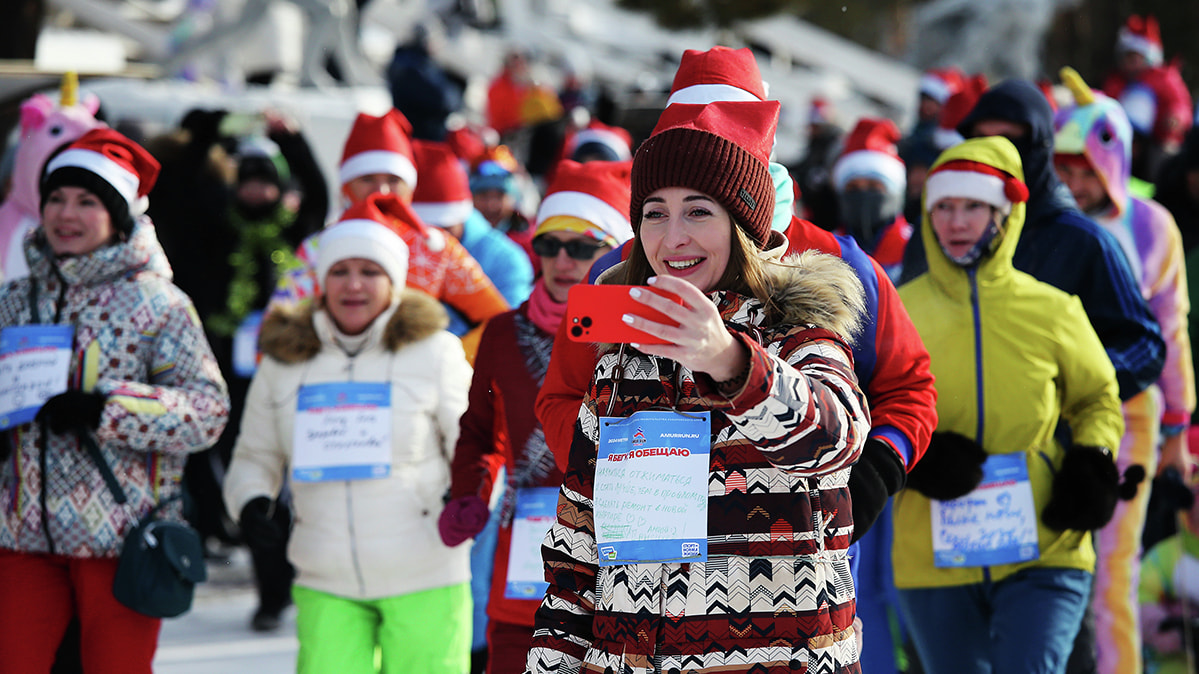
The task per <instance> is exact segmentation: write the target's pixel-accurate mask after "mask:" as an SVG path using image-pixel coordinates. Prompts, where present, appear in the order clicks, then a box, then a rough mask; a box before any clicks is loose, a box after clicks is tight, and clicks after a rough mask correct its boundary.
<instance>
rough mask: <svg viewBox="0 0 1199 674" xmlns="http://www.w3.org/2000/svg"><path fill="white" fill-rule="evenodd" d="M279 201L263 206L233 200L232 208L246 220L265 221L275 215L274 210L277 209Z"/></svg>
mask: <svg viewBox="0 0 1199 674" xmlns="http://www.w3.org/2000/svg"><path fill="white" fill-rule="evenodd" d="M279 201H280V199H276V200H274V201H270V202H267V203H264V204H247V203H244V202H242V201H240V200H236V199H235V200H234V202H233V207H234V208H236V209H237V212H238V213H240V214H241V216H242V217H243V218H245V219H246V220H250V221H255V220H266V219H267V218H269V217H271V216H272V215H274V214H275V209H276V208H278V207H279Z"/></svg>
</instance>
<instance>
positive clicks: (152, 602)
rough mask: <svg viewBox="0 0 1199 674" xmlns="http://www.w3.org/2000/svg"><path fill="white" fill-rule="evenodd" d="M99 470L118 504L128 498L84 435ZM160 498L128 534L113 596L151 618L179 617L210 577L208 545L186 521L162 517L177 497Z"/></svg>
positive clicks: (88, 436)
mask: <svg viewBox="0 0 1199 674" xmlns="http://www.w3.org/2000/svg"><path fill="white" fill-rule="evenodd" d="M80 440H81V441H82V442H83V445H84V446H85V447H86V448H87V453H88V454H89V455H90V456H91V457H92V460H93V461H94V462H95V463H96V466H98V467H99V469H100V474H101V476H103V478H104V482H105V484H107V485H108V489H109V491H111V492H112V495H113V498H115V499H116V501H117V503H118V504H121V505H124V504H125V503H127V502H128V500H129V499H128V497H126V496H125V490H124V489H122V488H121V485H120V483H119V482H117V478H116V476H115V475H113V473H112V468H110V467H109V465H108V462H107V461H105V460H104V455H103V454H101V453H100V448H99V447H98V446H97V445H96V442H95V440H93V439H92V437H91V436H90V435H87V434H83V433H81V434H80ZM179 498H180V497H179V496H172V497H170V498H166V499H163V500H162V501H159V502H158V505H156V506H154V508H153V509H152V510H150V512H148V513H146V515H145V517H142V518H141V520H140V521H138V523H137V526H135V527H133V528H132V529H130V530H129V533H128V534H126V535H125V543H124V544H123V545H122V546H121V557H120V561H119V562H118V563H117V574H116V577H114V578H113V581H112V594H113V596H114V597H116V600H117V601H119V602H121V603H122V604H123V605H125V606H127V607H129V608H131V609H133V610H134V611H137V612H138V613H141V614H142V615H147V616H150V617H152V618H174V617H175V616H178V615H182V614H184V613H186V612H187V610H188V609H190V608H191V605H192V598H193V597H194V596H195V592H196V583H202V582H204V581H205V580H208V569H207V567H205V565H204V543H203V541H202V540H201V539H200V534H199V533H197V532H196V530H195V529H193V528H191V527H190V526H188V525H187V523H185V522H178V521H175V520H164V519H158V514H159V512H160V511H161V510H162V509H163V507H165V506H167V505H168V504H170V503H172V502H173V501H176V500H178V499H179Z"/></svg>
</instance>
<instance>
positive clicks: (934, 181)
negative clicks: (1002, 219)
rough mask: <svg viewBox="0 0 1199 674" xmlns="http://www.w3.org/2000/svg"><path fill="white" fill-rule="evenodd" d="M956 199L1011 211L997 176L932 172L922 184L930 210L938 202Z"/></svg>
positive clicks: (950, 170) (1006, 211)
mask: <svg viewBox="0 0 1199 674" xmlns="http://www.w3.org/2000/svg"><path fill="white" fill-rule="evenodd" d="M950 197H956V198H960V199H974V200H975V201H981V202H983V203H985V204H991V205H992V206H995V207H996V208H998V209H999V210H1001V211H1003V212H1004V213H1009V212H1011V210H1012V202H1011V201H1010V200H1009V199H1008V198H1007V194H1006V193H1005V192H1004V184H1003V180H1002V179H1001V178H999V176H992V175H987V174H985V173H979V172H977V171H954V170H952V169H946V170H944V171H933V172H932V173H930V174H929V175H928V180H926V181H925V183H924V203H925V204H927V208H928V209H929V210H932V207H933V204H936V203H937V202H938V201H940V200H942V199H945V198H950Z"/></svg>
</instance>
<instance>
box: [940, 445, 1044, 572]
mask: <svg viewBox="0 0 1199 674" xmlns="http://www.w3.org/2000/svg"><path fill="white" fill-rule="evenodd" d="M930 503H931V505H932V524H933V560H934V563H935V564H936V565H937V566H938V567H957V566H993V565H996V564H1012V563H1016V562H1027V561H1030V560H1033V559H1036V558H1037V557H1038V556H1039V554H1040V553H1039V548H1038V545H1037V509H1036V505H1035V504H1034V503H1033V498H1032V484H1031V483H1030V482H1029V480H1028V463H1027V455H1026V454H1025V453H1024V452H1014V453H1012V454H993V455H991V456H989V457H987V462H986V463H985V464H983V479H982V482H981V483H979V485H978V487H977V488H975V490H974V491H972V492H970V493H969V494H966V495H965V496H963V497H961V498H956V499H953V500H952V501H930Z"/></svg>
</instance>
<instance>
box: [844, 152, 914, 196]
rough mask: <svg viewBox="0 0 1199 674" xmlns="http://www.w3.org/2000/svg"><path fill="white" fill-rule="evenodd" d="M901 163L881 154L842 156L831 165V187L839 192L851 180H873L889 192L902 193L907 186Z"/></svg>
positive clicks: (853, 153)
mask: <svg viewBox="0 0 1199 674" xmlns="http://www.w3.org/2000/svg"><path fill="white" fill-rule="evenodd" d="M907 175H908V174H907V170H906V169H905V168H904V166H903V162H902V161H900V160H899V159H898V158H897V157H892V156H891V155H889V154H886V153H883V152H876V151H874V150H857V151H854V152H850V153H849V154H847V155H844V156H843V157H841V158H840V159H838V160H837V163H836V164H834V165H833V186H834V187H835V188H836V189H838V190H840V189H842V188H843V187H845V183H847V182H849V181H850V180H852V179H853V178H874V179H875V180H878V181H881V182H882V183H883V185H885V186H886V187H887V191H889V192H893V193H894V192H903V190H904V188H905V187H906V186H907V183H908V178H907Z"/></svg>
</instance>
